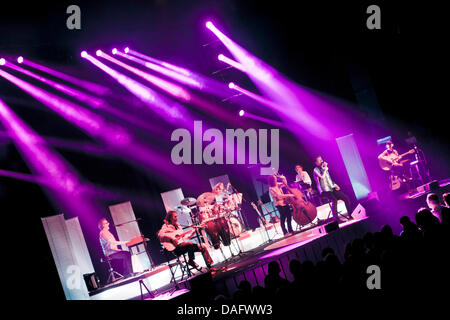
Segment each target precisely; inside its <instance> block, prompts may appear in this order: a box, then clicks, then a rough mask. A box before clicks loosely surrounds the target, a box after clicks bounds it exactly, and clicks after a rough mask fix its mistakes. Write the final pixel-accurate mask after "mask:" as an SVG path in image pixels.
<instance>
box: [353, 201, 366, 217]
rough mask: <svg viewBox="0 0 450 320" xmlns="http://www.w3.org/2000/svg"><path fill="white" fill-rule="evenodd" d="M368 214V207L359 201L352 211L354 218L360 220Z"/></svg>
mask: <svg viewBox="0 0 450 320" xmlns="http://www.w3.org/2000/svg"><path fill="white" fill-rule="evenodd" d="M366 216H367V213H366V209H365V208H364V207H363V206H362V205H361V204H360V203H358V205H357V206H356V208H355V210H353V212H352V217H353V219H356V220H360V219H362V218H365V217H366Z"/></svg>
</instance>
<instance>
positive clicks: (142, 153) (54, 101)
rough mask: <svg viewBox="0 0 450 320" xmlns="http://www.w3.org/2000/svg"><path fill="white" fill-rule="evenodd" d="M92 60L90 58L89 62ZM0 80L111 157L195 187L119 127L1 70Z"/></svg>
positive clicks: (192, 178)
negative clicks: (103, 146) (97, 143)
mask: <svg viewBox="0 0 450 320" xmlns="http://www.w3.org/2000/svg"><path fill="white" fill-rule="evenodd" d="M89 57H90V55H88V57H87V58H89ZM94 59H95V58H94ZM0 76H1V77H3V78H5V79H7V80H9V81H10V82H12V83H14V84H15V85H17V86H18V87H19V88H21V89H22V90H24V91H25V92H27V93H28V94H30V95H31V96H33V97H34V98H36V99H37V100H39V101H40V102H42V103H43V104H44V105H47V106H49V107H50V108H51V109H52V110H54V111H55V112H56V113H58V114H60V115H61V116H62V117H63V118H65V119H66V120H68V121H69V122H71V123H73V124H74V125H76V126H77V127H79V128H80V129H81V130H83V131H84V132H86V133H87V134H88V135H90V136H91V137H93V138H96V139H99V140H100V141H102V142H104V143H106V144H107V146H108V147H109V151H110V154H118V155H120V156H121V155H125V156H126V157H127V159H130V160H132V161H134V162H135V163H137V164H139V165H141V166H142V167H144V168H145V169H148V168H149V167H153V168H155V170H157V171H158V173H159V174H161V176H162V177H164V178H167V179H170V180H171V181H180V182H182V181H189V182H188V185H190V186H191V187H194V186H195V184H196V176H195V175H194V174H192V173H190V172H185V170H184V171H183V170H181V168H173V166H167V164H168V161H170V159H167V156H165V155H162V154H160V153H158V152H156V151H153V150H150V147H149V146H147V145H144V144H142V143H140V142H139V141H137V140H136V139H133V138H134V137H133V136H132V135H130V134H129V133H128V132H127V131H126V130H125V129H122V128H121V127H120V126H117V125H115V124H113V123H112V122H109V121H106V119H104V118H103V117H101V116H99V115H97V114H94V113H92V112H90V111H89V110H86V109H85V108H83V107H81V106H79V105H77V104H75V103H72V102H70V101H68V100H66V99H63V98H61V97H58V96H56V95H54V94H51V93H49V92H47V91H45V90H42V89H40V88H38V87H36V86H34V85H31V84H29V83H27V82H25V81H23V80H21V79H19V78H17V77H15V76H13V75H11V74H9V73H7V72H5V71H4V70H2V69H0ZM41 140H42V139H41ZM44 160H45V159H44ZM177 179H178V180H177Z"/></svg>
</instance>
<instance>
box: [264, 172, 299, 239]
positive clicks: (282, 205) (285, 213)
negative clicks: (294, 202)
mask: <svg viewBox="0 0 450 320" xmlns="http://www.w3.org/2000/svg"><path fill="white" fill-rule="evenodd" d="M280 179H281V180H282V182H281V183H278V182H277V177H276V175H274V174H273V175H270V176H267V182H268V184H269V192H270V195H271V196H272V198H273V200H274V202H275V206H276V207H277V209H278V212H280V225H281V230H283V234H284V235H285V236H289V235H291V234H292V233H293V231H292V213H291V208H290V206H289V205H288V203H287V202H286V200H285V199H286V198H289V197H295V196H294V195H293V194H290V193H284V192H283V189H282V186H283V185H287V181H286V178H285V177H284V176H280ZM285 222H286V223H287V230H286V226H285V225H284V224H285Z"/></svg>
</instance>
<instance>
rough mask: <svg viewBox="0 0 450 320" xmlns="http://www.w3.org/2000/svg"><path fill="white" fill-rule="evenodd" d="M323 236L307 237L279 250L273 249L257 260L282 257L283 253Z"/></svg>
mask: <svg viewBox="0 0 450 320" xmlns="http://www.w3.org/2000/svg"><path fill="white" fill-rule="evenodd" d="M324 235H325V234H317V235H312V236H310V237H308V238H307V239H305V240H300V241H298V242H295V243H292V244H289V245H286V246H284V247H281V248H279V249H275V250H273V251H271V252H269V253H267V254H265V255H263V256H261V257H259V258H258V260H265V259H268V258H272V257H277V256H279V255H282V254H283V253H285V252H288V251H290V250H293V249H295V248H297V247H300V246H303V245H305V244H307V243H309V242H311V241H314V240H316V239H319V238H321V237H323V236H324ZM293 237H296V236H293ZM282 241H283V240H282Z"/></svg>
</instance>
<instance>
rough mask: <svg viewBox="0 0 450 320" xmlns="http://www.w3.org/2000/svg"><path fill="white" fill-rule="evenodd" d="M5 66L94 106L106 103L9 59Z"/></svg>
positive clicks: (97, 106)
mask: <svg viewBox="0 0 450 320" xmlns="http://www.w3.org/2000/svg"><path fill="white" fill-rule="evenodd" d="M5 66H6V67H9V68H11V69H14V70H16V71H19V72H21V73H23V74H26V75H27V76H29V77H32V78H34V79H37V80H39V81H41V82H43V83H45V84H48V85H49V86H51V87H54V88H55V89H58V90H59V91H61V92H64V93H65V94H67V95H69V96H71V97H74V98H76V99H77V100H79V101H82V102H85V103H87V104H89V105H90V106H91V107H93V108H99V107H100V106H101V105H102V104H103V103H104V101H103V100H102V99H99V98H97V97H94V96H92V95H89V94H86V93H84V92H82V91H80V90H77V89H75V88H72V87H70V86H66V85H64V84H61V83H58V82H55V81H53V80H50V79H47V78H45V77H42V76H40V75H37V74H36V73H33V72H31V71H28V70H26V69H24V68H21V67H19V66H16V65H15V64H13V63H10V62H9V61H8V62H7V63H6V64H5Z"/></svg>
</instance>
